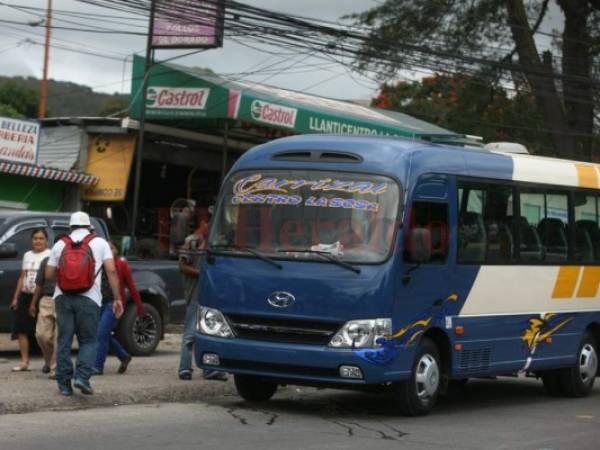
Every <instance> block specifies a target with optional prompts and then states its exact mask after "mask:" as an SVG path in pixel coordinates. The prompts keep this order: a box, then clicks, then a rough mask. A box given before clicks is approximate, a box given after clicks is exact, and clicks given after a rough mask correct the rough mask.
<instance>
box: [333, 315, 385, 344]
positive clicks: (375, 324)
mask: <svg viewBox="0 0 600 450" xmlns="http://www.w3.org/2000/svg"><path fill="white" fill-rule="evenodd" d="M391 334H392V319H368V320H351V321H350V322H346V323H345V324H344V326H343V327H342V328H341V329H340V330H339V331H338V332H337V333H336V334H335V336H333V338H331V341H330V342H329V346H330V347H335V348H374V347H379V346H380V345H379V344H378V343H377V340H378V339H379V338H380V337H386V336H390V335H391Z"/></svg>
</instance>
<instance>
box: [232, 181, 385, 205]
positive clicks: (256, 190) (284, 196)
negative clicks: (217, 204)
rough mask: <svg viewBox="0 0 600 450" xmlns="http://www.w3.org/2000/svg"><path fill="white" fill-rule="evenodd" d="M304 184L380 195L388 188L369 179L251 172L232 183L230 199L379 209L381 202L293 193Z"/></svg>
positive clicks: (315, 188)
mask: <svg viewBox="0 0 600 450" xmlns="http://www.w3.org/2000/svg"><path fill="white" fill-rule="evenodd" d="M301 188H305V189H310V190H311V191H312V192H331V193H337V192H339V193H346V194H360V195H381V194H384V193H385V192H386V191H387V189H388V184H387V183H373V182H370V181H345V180H334V179H332V178H324V179H321V180H306V179H287V178H275V177H267V178H263V175H262V174H259V173H257V174H252V175H249V176H247V177H244V178H241V179H240V180H238V181H237V182H236V183H235V184H234V186H233V197H232V199H231V203H232V204H234V205H240V204H242V205H251V204H259V205H301V204H303V205H304V206H314V207H321V208H347V209H359V210H366V211H378V210H379V204H378V203H377V202H372V201H369V200H364V199H354V198H337V197H334V198H329V197H323V196H321V197H318V196H310V197H308V198H307V199H303V198H302V197H301V196H300V195H298V194H295V193H293V191H297V190H299V189H301Z"/></svg>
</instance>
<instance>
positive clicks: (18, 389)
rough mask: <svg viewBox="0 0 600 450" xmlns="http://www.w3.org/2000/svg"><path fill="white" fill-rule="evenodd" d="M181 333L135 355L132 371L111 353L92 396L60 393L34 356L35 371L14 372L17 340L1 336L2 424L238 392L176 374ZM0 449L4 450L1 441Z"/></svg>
mask: <svg viewBox="0 0 600 450" xmlns="http://www.w3.org/2000/svg"><path fill="white" fill-rule="evenodd" d="M180 341H181V336H180V335H175V334H168V335H167V336H166V338H165V340H164V341H162V342H161V343H160V346H159V347H158V350H157V352H156V353H155V354H154V355H153V356H151V357H148V358H134V359H133V361H132V363H131V364H130V366H129V368H128V369H127V373H125V374H124V375H118V374H117V367H118V365H119V362H118V360H117V359H116V358H115V357H114V356H111V357H109V358H108V360H107V363H106V367H105V370H104V375H103V376H101V377H94V378H92V385H93V387H94V390H95V392H96V394H95V395H93V396H91V397H90V396H76V397H70V398H65V397H62V396H60V395H58V389H57V387H56V382H55V381H52V380H49V379H48V377H47V375H44V374H43V373H42V370H41V369H42V366H43V361H42V359H41V357H40V356H35V357H34V358H33V359H32V362H31V364H30V368H31V371H29V372H20V373H12V372H11V368H12V367H13V366H15V365H17V363H18V362H19V359H18V353H17V352H15V351H11V350H13V349H12V348H11V346H14V342H10V341H8V340H7V339H6V338H5V339H4V341H3V336H2V335H0V423H1V422H2V421H3V420H4V417H3V414H10V413H29V412H36V411H44V410H56V409H81V408H92V407H97V406H111V405H114V404H118V405H125V404H132V403H160V402H178V401H197V400H204V399H206V398H208V397H210V396H214V395H219V394H222V393H230V392H234V387H233V384H232V383H214V382H203V381H202V380H201V377H200V376H199V371H196V372H195V373H194V375H195V378H194V380H192V381H181V380H179V378H178V377H177V367H178V364H179V347H180ZM0 450H5V449H4V447H2V446H1V445H0Z"/></svg>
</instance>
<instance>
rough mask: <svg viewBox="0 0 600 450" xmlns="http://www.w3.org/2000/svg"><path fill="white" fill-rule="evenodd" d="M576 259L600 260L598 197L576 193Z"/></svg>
mask: <svg viewBox="0 0 600 450" xmlns="http://www.w3.org/2000/svg"><path fill="white" fill-rule="evenodd" d="M575 261H581V262H593V261H596V262H598V261H600V230H599V229H598V198H597V197H595V196H592V195H585V194H582V193H579V192H577V193H575Z"/></svg>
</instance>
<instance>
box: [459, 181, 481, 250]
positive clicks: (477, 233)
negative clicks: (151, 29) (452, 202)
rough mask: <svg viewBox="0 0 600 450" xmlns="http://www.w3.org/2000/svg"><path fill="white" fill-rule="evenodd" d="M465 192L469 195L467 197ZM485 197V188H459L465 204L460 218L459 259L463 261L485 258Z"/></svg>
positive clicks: (462, 201)
mask: <svg viewBox="0 0 600 450" xmlns="http://www.w3.org/2000/svg"><path fill="white" fill-rule="evenodd" d="M465 192H466V193H467V195H468V197H466V199H465V198H464V195H465ZM483 197H484V191H483V190H480V189H467V190H465V189H462V188H461V189H459V199H460V200H461V202H460V203H461V204H462V205H463V207H461V213H460V217H459V219H458V260H459V261H461V262H483V260H484V258H485V245H486V232H485V225H484V223H483V201H484V200H483Z"/></svg>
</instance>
